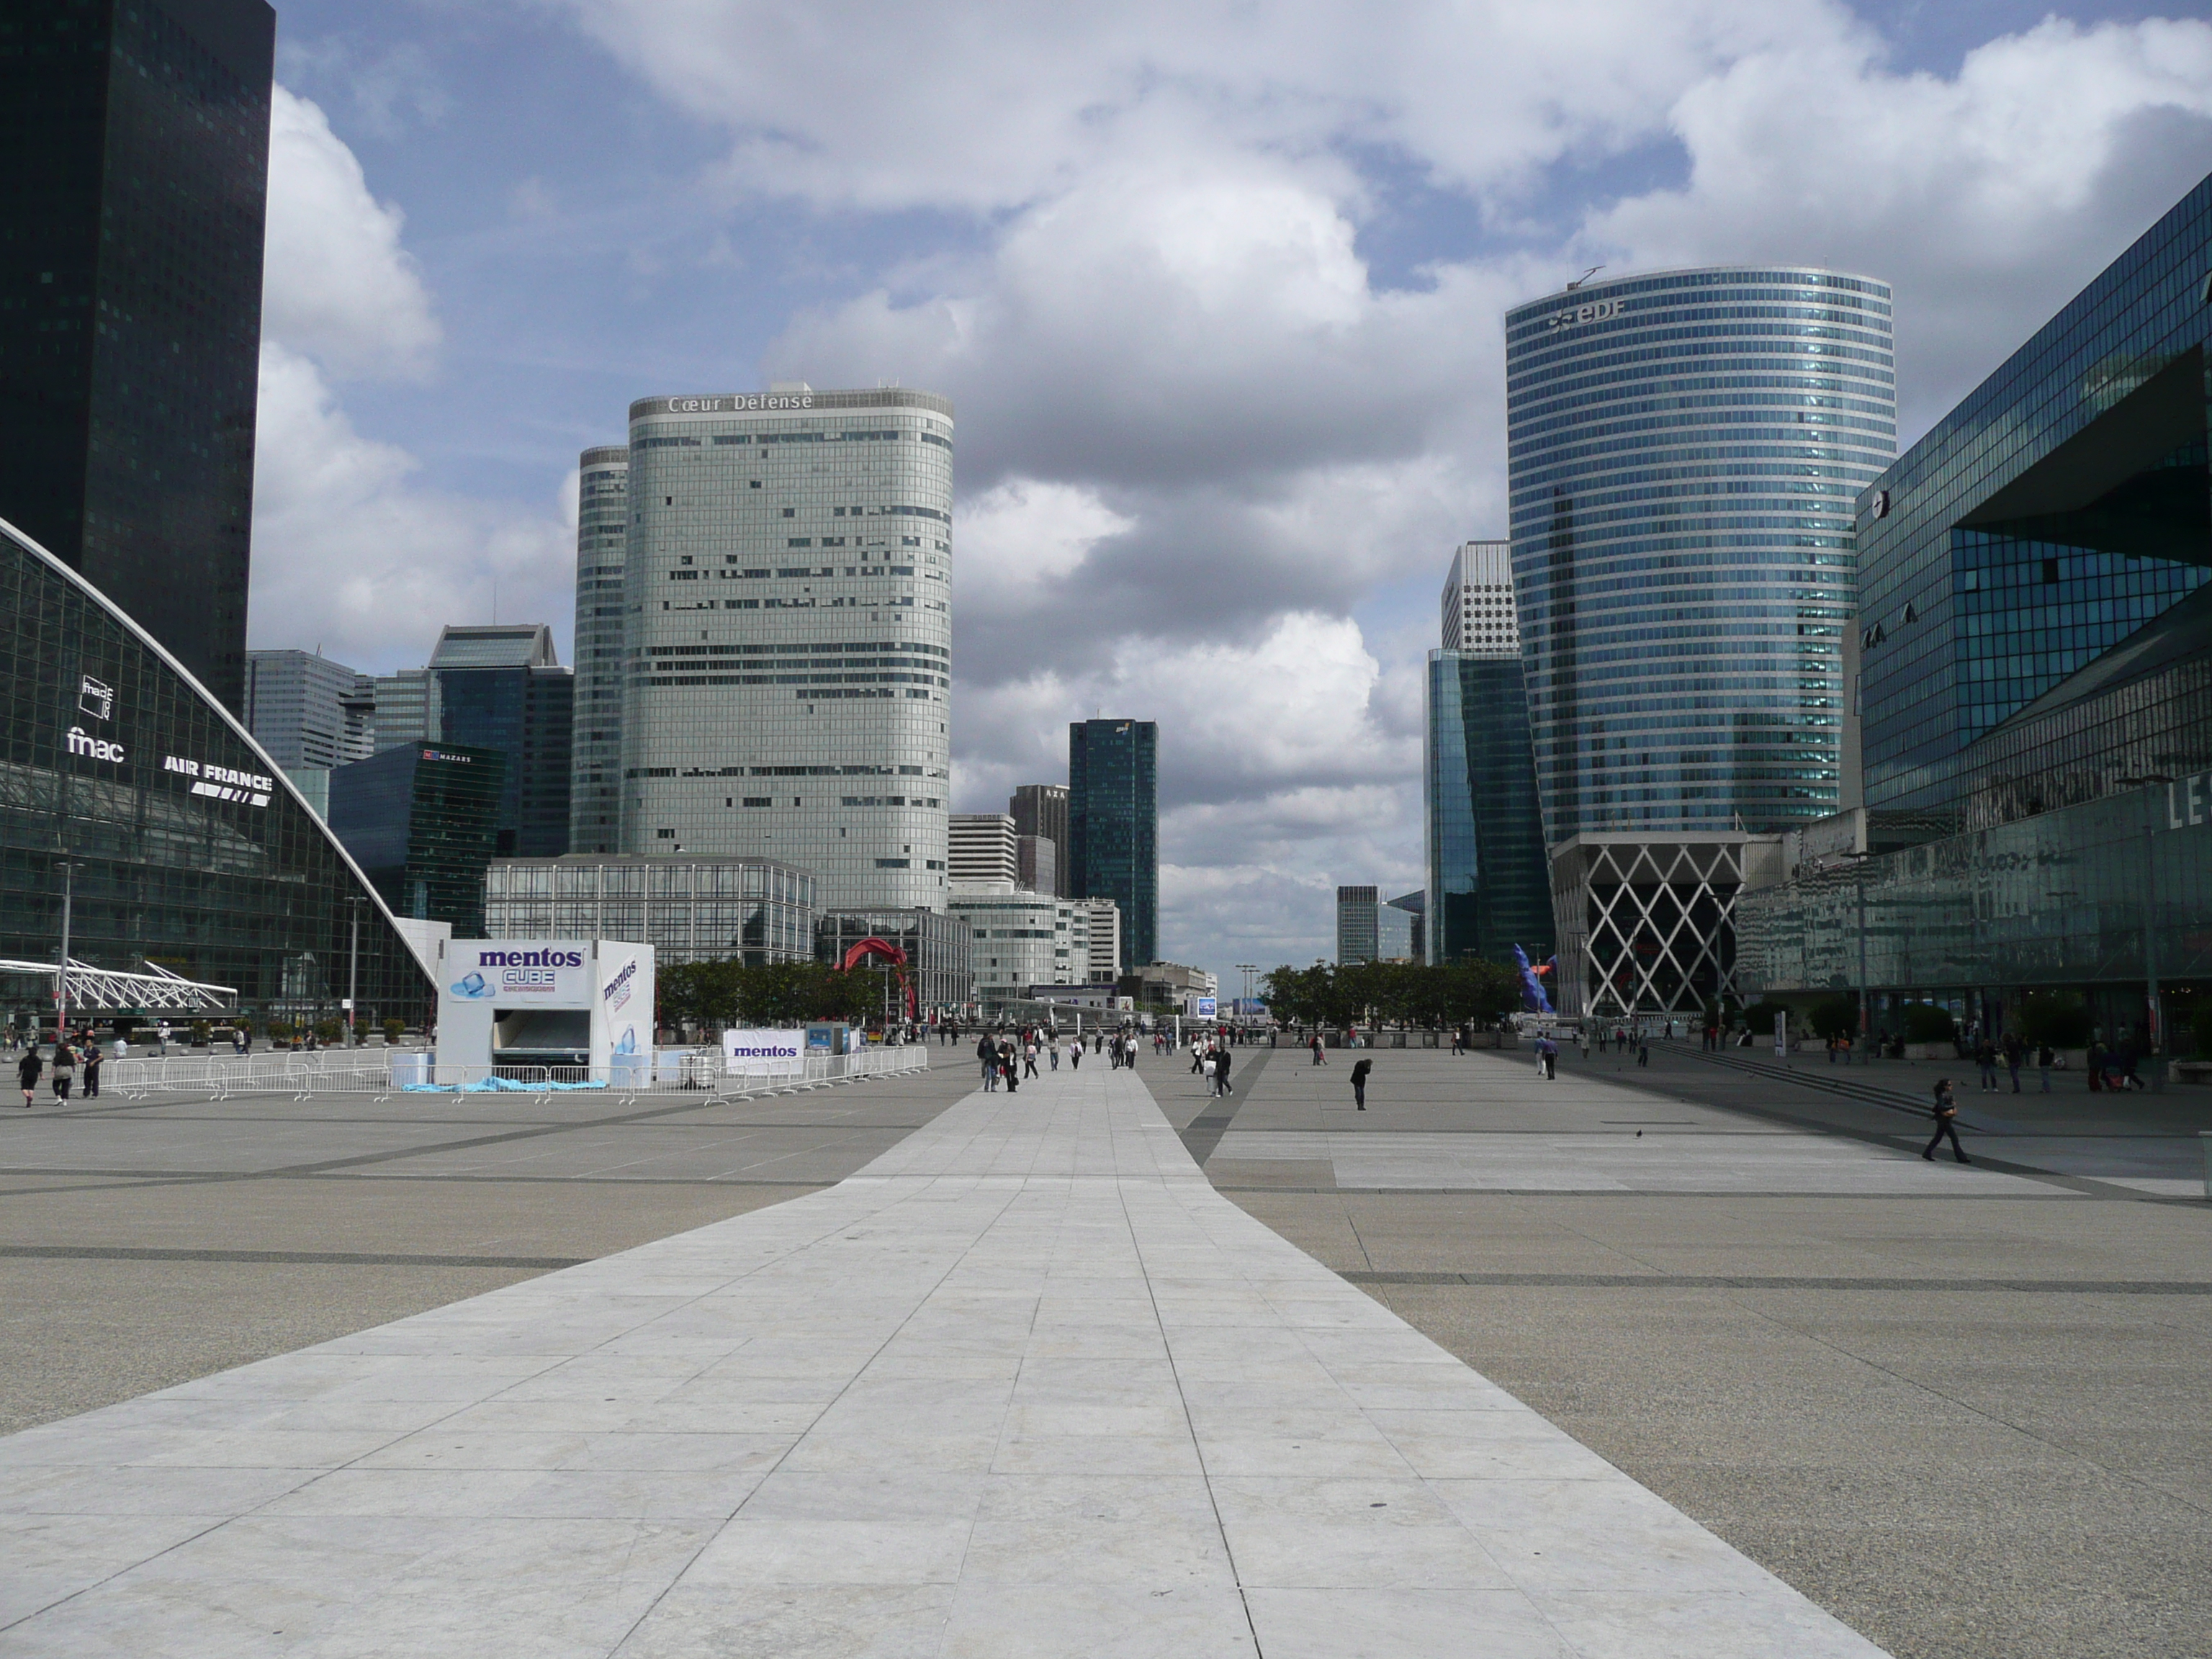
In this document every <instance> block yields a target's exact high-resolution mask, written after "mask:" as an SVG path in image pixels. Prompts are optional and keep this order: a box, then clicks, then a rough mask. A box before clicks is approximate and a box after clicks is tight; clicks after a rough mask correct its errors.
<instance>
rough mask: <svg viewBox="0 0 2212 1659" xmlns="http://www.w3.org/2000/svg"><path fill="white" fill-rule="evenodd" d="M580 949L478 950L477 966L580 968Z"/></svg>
mask: <svg viewBox="0 0 2212 1659" xmlns="http://www.w3.org/2000/svg"><path fill="white" fill-rule="evenodd" d="M583 965H584V956H583V952H582V951H477V967H479V968H580V967H582V966H583Z"/></svg>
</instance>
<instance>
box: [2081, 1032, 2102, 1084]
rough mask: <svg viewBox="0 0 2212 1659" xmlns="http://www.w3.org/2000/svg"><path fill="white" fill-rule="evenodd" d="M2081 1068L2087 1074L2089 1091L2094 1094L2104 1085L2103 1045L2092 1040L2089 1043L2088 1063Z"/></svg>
mask: <svg viewBox="0 0 2212 1659" xmlns="http://www.w3.org/2000/svg"><path fill="white" fill-rule="evenodd" d="M2082 1069H2083V1070H2084V1071H2086V1072H2087V1073H2088V1074H2089V1092H2090V1093H2091V1094H2095V1093H2096V1092H2097V1091H2099V1090H2100V1089H2101V1088H2103V1087H2104V1086H2105V1045H2104V1043H2103V1042H2091V1043H2090V1045H2089V1060H2088V1064H2087V1065H2086V1066H2083V1067H2082Z"/></svg>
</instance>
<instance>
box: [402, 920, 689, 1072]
mask: <svg viewBox="0 0 2212 1659" xmlns="http://www.w3.org/2000/svg"><path fill="white" fill-rule="evenodd" d="M440 951H441V955H440V958H439V963H438V1062H437V1063H438V1071H439V1077H438V1079H437V1080H438V1081H439V1082H440V1083H441V1084H446V1083H454V1082H460V1081H465V1080H466V1079H464V1078H462V1077H460V1076H459V1075H458V1074H457V1073H456V1071H455V1068H464V1067H477V1066H482V1067H486V1068H489V1067H492V1066H517V1067H520V1066H547V1067H555V1068H559V1069H558V1070H556V1071H555V1072H554V1076H555V1077H556V1079H557V1078H559V1077H560V1076H561V1075H562V1073H565V1072H571V1071H573V1072H574V1073H575V1074H576V1075H577V1077H578V1078H579V1079H580V1078H581V1075H582V1074H583V1073H589V1074H590V1076H591V1077H592V1078H593V1079H600V1078H604V1079H605V1080H606V1081H607V1083H608V1085H610V1086H611V1087H614V1088H617V1089H619V1088H624V1087H638V1088H642V1087H644V1086H645V1085H647V1083H648V1082H649V1081H650V1079H651V1077H652V1070H653V947H652V946H651V945H632V944H629V943H627V942H626V941H623V940H620V939H448V940H445V941H442V942H441V945H440Z"/></svg>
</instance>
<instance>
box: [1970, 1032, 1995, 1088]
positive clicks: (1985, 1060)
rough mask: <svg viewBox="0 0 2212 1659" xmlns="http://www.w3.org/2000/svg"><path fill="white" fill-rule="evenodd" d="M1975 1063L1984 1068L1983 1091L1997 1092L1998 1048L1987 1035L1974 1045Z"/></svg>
mask: <svg viewBox="0 0 2212 1659" xmlns="http://www.w3.org/2000/svg"><path fill="white" fill-rule="evenodd" d="M1974 1064H1975V1065H1977V1066H1980V1067H1981V1068H1982V1088H1983V1091H1984V1092H1985V1093H1988V1094H1992V1095H1993V1094H1995V1093H1996V1091H1997V1049H1996V1044H1995V1043H1993V1042H1990V1040H1989V1039H1988V1038H1987V1037H1984V1038H1983V1039H1982V1040H1981V1041H1980V1042H1978V1043H1976V1044H1975V1045H1974Z"/></svg>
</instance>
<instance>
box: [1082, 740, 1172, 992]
mask: <svg viewBox="0 0 2212 1659" xmlns="http://www.w3.org/2000/svg"><path fill="white" fill-rule="evenodd" d="M1159 752H1160V728H1159V726H1158V723H1157V722H1156V721H1152V720H1077V721H1075V722H1074V723H1073V724H1072V725H1070V726H1068V728H1067V843H1068V852H1067V861H1068V869H1069V877H1068V880H1069V890H1070V891H1071V892H1073V893H1074V894H1076V895H1078V896H1081V897H1084V898H1105V899H1112V900H1113V901H1114V902H1115V904H1117V905H1119V906H1120V907H1121V965H1122V967H1123V968H1124V969H1127V970H1129V971H1132V972H1133V971H1134V970H1135V969H1138V968H1140V967H1142V966H1143V965H1144V964H1145V963H1148V962H1157V961H1158V960H1159V943H1160V850H1159V849H1160V791H1159Z"/></svg>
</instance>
